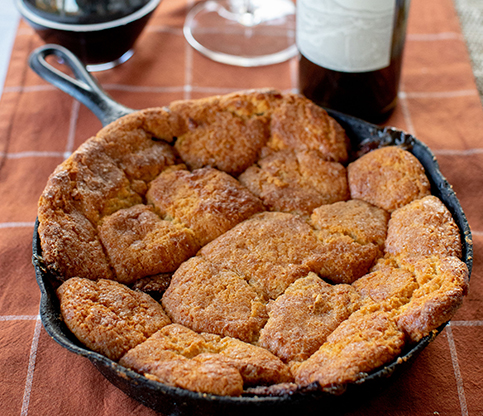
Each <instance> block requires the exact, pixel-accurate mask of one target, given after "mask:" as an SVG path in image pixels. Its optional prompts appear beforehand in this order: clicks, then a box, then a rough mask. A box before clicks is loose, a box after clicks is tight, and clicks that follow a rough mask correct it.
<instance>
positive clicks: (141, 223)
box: [98, 205, 199, 284]
mask: <svg viewBox="0 0 483 416" xmlns="http://www.w3.org/2000/svg"><path fill="white" fill-rule="evenodd" d="M98 230H99V237H100V239H101V241H102V244H103V246H104V247H105V249H106V252H107V255H108V257H109V260H110V263H111V264H112V267H113V268H114V271H115V273H116V279H117V280H118V281H119V282H122V283H125V284H129V283H133V282H135V281H136V280H138V279H141V278H143V277H146V276H152V275H155V274H159V273H169V272H174V271H175V270H176V269H177V268H178V267H179V265H180V264H181V263H182V262H183V261H185V260H186V259H188V258H190V257H191V256H193V255H194V254H195V253H196V251H197V250H198V248H199V246H198V244H197V242H196V239H195V236H194V233H193V232H192V231H191V230H189V229H187V228H186V227H184V226H183V225H181V224H178V223H175V222H171V221H164V220H162V219H161V218H159V216H158V215H156V214H155V213H154V211H153V210H152V208H151V207H149V206H146V205H135V206H133V207H130V208H126V209H121V210H119V211H117V212H116V213H115V214H113V215H110V216H108V217H105V218H104V219H103V220H102V222H101V224H100V225H99V228H98Z"/></svg>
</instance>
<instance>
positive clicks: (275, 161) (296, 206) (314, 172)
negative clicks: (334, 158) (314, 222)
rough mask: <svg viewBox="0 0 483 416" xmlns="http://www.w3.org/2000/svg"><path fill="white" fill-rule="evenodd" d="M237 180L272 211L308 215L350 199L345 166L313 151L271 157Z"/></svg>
mask: <svg viewBox="0 0 483 416" xmlns="http://www.w3.org/2000/svg"><path fill="white" fill-rule="evenodd" d="M238 179H239V180H240V182H241V183H242V184H243V185H245V186H246V187H247V188H248V189H249V190H250V191H251V192H253V193H254V194H255V195H257V196H258V197H260V198H261V199H262V201H263V202H264V204H265V205H266V206H267V208H268V209H269V210H270V211H283V212H291V213H294V214H301V215H304V214H305V215H308V214H310V213H311V212H312V210H313V209H314V208H317V207H318V206H320V205H323V204H331V203H333V202H336V201H344V200H346V199H348V198H349V187H348V185H347V175H346V169H345V168H344V166H343V165H341V164H340V163H337V162H329V161H326V160H324V159H322V158H321V157H320V154H319V153H318V152H316V151H313V150H312V151H300V152H294V151H291V150H281V151H278V152H273V153H270V154H268V155H267V156H266V157H263V158H261V159H260V160H259V161H258V164H257V165H254V166H251V167H249V168H248V169H247V170H246V171H245V172H244V173H242V174H241V175H240V177H239V178H238Z"/></svg>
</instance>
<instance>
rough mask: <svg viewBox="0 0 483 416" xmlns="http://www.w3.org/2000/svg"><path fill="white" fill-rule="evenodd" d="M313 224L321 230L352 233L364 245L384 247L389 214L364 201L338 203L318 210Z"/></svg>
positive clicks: (312, 219) (312, 217)
mask: <svg viewBox="0 0 483 416" xmlns="http://www.w3.org/2000/svg"><path fill="white" fill-rule="evenodd" d="M310 220H311V224H312V225H313V226H314V227H315V228H316V229H318V230H326V231H329V232H331V233H334V234H343V235H348V236H351V237H352V238H353V239H354V240H355V241H357V242H358V243H360V244H371V243H372V244H375V245H376V246H377V247H379V248H381V250H382V249H383V248H384V242H385V240H386V234H387V223H388V221H389V213H388V212H387V211H385V210H383V209H381V208H377V207H375V206H374V205H371V204H368V203H367V202H364V201H357V200H350V201H346V202H337V203H334V204H330V205H325V206H323V207H320V208H317V209H316V210H314V212H313V214H312V216H311V218H310Z"/></svg>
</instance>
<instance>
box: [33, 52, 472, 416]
mask: <svg viewBox="0 0 483 416" xmlns="http://www.w3.org/2000/svg"><path fill="white" fill-rule="evenodd" d="M49 55H55V56H56V57H57V58H58V59H59V60H61V61H62V62H63V63H64V64H65V65H67V66H68V67H69V68H70V69H71V71H72V72H73V74H74V76H75V79H74V78H72V77H70V76H67V75H65V74H64V73H62V72H61V71H58V70H57V69H55V68H54V67H52V66H51V65H50V64H49V63H47V61H46V58H47V57H48V56H49ZM29 64H30V66H31V68H32V69H33V70H34V71H35V72H36V73H37V74H38V75H39V76H40V77H42V78H44V79H45V80H46V81H48V82H50V83H52V84H53V85H54V86H56V87H58V88H60V89H61V90H63V91H64V92H66V93H68V94H70V95H71V96H73V97H74V98H76V99H77V100H79V101H80V102H81V103H83V104H85V105H86V106H87V107H88V108H89V109H90V110H91V111H92V112H93V113H94V114H95V115H96V116H97V117H98V118H99V119H100V121H101V122H102V124H103V125H106V124H109V123H110V122H112V121H114V120H116V119H117V118H119V117H121V116H124V115H126V114H129V113H131V112H133V111H135V110H132V109H130V108H127V107H124V106H123V105H121V104H119V103H117V102H116V101H114V100H113V99H112V98H111V97H109V96H108V95H107V94H106V93H105V92H104V91H103V90H102V89H101V87H100V86H99V85H98V84H97V82H96V81H95V79H94V78H93V77H92V76H91V75H90V74H89V73H88V72H87V71H86V69H85V68H84V66H83V65H82V64H81V63H80V61H79V60H78V59H77V58H76V57H75V56H74V55H73V54H72V53H70V52H69V51H68V50H66V49H64V48H62V47H60V46H57V45H45V46H42V47H40V48H38V49H36V50H35V51H34V52H33V53H32V55H31V56H30V61H29ZM329 113H330V115H331V116H332V117H334V118H335V119H336V120H337V121H338V122H339V123H340V124H341V125H342V127H344V128H345V130H346V131H347V134H348V136H349V137H350V139H351V142H352V145H353V147H354V148H355V149H360V150H361V151H367V150H368V149H370V148H376V147H380V146H384V145H390V144H395V145H400V146H403V147H404V148H406V149H407V150H409V151H410V152H412V153H413V154H414V155H415V156H416V157H417V158H418V159H419V161H420V162H421V163H422V165H423V166H424V168H425V170H426V174H427V175H428V177H429V180H430V182H431V188H432V193H433V195H436V196H437V197H439V198H440V199H441V200H442V201H443V202H444V203H445V204H446V206H447V207H448V209H449V210H450V212H451V214H452V215H453V217H454V219H455V221H456V223H457V224H458V226H459V229H460V232H461V240H462V243H463V261H464V262H465V263H466V265H467V266H468V269H469V272H470V274H471V269H472V263H473V245H472V237H471V231H470V228H469V225H468V222H467V220H466V217H465V214H464V212H463V210H462V208H461V206H460V203H459V201H458V199H457V198H456V195H455V193H454V192H453V189H452V188H451V185H450V184H449V183H448V182H447V181H446V179H445V178H444V177H443V176H442V175H441V172H440V171H439V166H438V163H437V161H436V158H435V157H434V155H433V154H432V152H431V151H430V150H429V148H428V147H427V146H426V145H425V144H423V143H422V142H420V141H419V140H417V139H416V138H415V137H413V136H411V135H409V134H406V133H404V132H402V131H398V130H395V129H393V128H381V127H378V126H375V125H372V124H369V123H366V122H364V121H361V120H359V119H356V118H353V117H350V116H347V115H344V114H340V113H337V112H334V111H330V110H329ZM37 227H38V221H37V222H36V225H35V230H34V236H33V264H34V267H35V273H36V279H37V283H38V285H39V287H40V291H41V294H42V297H41V302H40V316H41V319H42V323H43V325H44V327H45V329H46V331H47V333H48V334H49V335H50V336H51V337H52V338H53V339H54V340H55V341H57V342H58V343H59V344H60V345H62V346H63V347H65V348H67V349H68V350H69V351H71V352H74V353H76V354H79V355H81V356H83V357H87V358H88V359H89V360H90V361H91V362H92V363H93V364H94V366H95V367H96V368H97V369H98V370H99V371H100V372H101V373H102V374H103V375H104V376H105V377H106V378H107V379H108V380H109V381H110V382H111V383H112V384H114V385H115V386H117V387H118V388H119V389H121V390H122V391H124V392H125V393H126V394H127V395H129V396H131V397H132V398H134V399H136V400H138V401H139V402H141V403H143V404H144V405H146V406H148V407H150V408H152V409H154V410H156V411H159V412H161V413H163V414H165V415H222V414H223V415H230V416H232V415H249V416H254V415H264V416H268V415H283V414H311V413H316V414H318V415H323V414H340V413H343V412H344V411H346V410H351V409H352V408H357V406H358V404H359V403H360V402H361V401H363V400H367V399H370V398H374V397H376V396H377V394H378V392H380V391H381V389H383V388H384V387H385V386H386V385H387V377H389V376H393V375H394V374H398V373H400V372H401V371H403V370H404V369H406V368H407V367H408V366H409V365H410V364H411V363H412V361H413V360H414V359H415V357H416V356H417V355H418V354H419V353H420V352H421V351H422V350H423V349H424V348H425V347H426V346H427V345H428V344H429V343H430V342H431V341H432V340H433V339H434V338H435V337H436V336H437V335H438V334H439V333H440V332H441V331H442V330H443V328H444V326H445V325H442V326H441V327H440V328H438V330H436V331H434V332H433V333H432V334H430V335H429V336H427V337H425V338H423V339H422V340H421V341H420V342H418V343H417V344H416V345H412V346H410V347H408V348H407V349H406V350H405V351H403V353H402V354H401V355H400V357H398V358H397V359H396V360H394V361H393V362H392V363H390V364H388V365H386V366H384V367H382V368H379V369H376V370H375V371H373V372H371V373H369V374H367V376H365V377H364V378H362V379H361V380H359V381H358V382H356V383H353V384H349V385H347V386H341V387H340V388H333V389H329V390H324V391H321V390H320V389H317V387H316V386H309V387H307V388H305V389H303V390H297V391H295V392H293V393H291V394H286V395H283V396H255V395H244V396H242V397H220V396H214V395H210V394H201V393H195V392H191V391H188V390H184V389H180V388H176V387H171V386H167V385H164V384H162V383H158V382H155V381H152V380H148V379H147V378H145V377H144V376H142V375H139V374H137V373H135V372H134V371H131V370H129V369H127V368H125V367H123V366H121V365H119V364H117V363H116V362H114V361H112V360H110V359H108V358H106V357H104V356H102V355H100V354H98V353H96V352H93V351H90V350H88V349H86V348H85V347H84V346H83V345H82V344H80V343H79V341H78V340H77V339H76V338H75V337H74V335H73V334H72V333H71V332H70V331H69V330H68V329H67V327H66V326H65V324H64V322H63V321H62V318H61V313H60V308H59V302H58V300H57V296H56V294H55V288H56V286H58V283H57V282H56V280H55V278H54V277H53V276H51V275H50V274H49V272H48V271H47V270H46V268H45V267H44V266H43V262H42V251H41V247H40V238H39V235H38V231H37ZM391 379H394V377H391Z"/></svg>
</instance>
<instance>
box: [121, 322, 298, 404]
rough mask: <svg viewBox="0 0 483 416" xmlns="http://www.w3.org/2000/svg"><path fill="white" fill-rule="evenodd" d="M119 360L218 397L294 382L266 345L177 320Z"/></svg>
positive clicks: (135, 368)
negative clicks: (201, 330) (207, 331)
mask: <svg viewBox="0 0 483 416" xmlns="http://www.w3.org/2000/svg"><path fill="white" fill-rule="evenodd" d="M120 364H122V365H125V366H126V367H129V368H132V369H134V370H135V371H137V372H139V373H141V374H146V375H148V376H151V377H152V378H153V379H155V380H157V381H161V382H164V383H167V384H169V385H172V386H177V387H182V388H187V389H189V390H193V391H198V392H201V393H212V394H217V395H229V396H239V395H240V394H241V393H242V391H243V388H244V386H251V385H255V386H256V385H264V384H277V383H284V382H289V381H291V380H292V376H291V374H290V371H289V369H288V367H287V366H286V365H284V364H283V363H282V361H280V359H279V358H277V357H275V356H274V355H272V354H271V353H270V352H268V351H267V350H265V349H263V348H260V347H256V346H254V345H251V344H247V343H245V342H242V341H240V340H237V339H234V338H229V337H224V338H222V337H219V336H216V335H212V334H204V333H201V334H197V333H196V332H194V331H191V330H190V329H188V328H185V327H183V326H181V325H177V324H172V325H168V326H166V327H164V328H163V329H161V330H160V331H158V332H156V333H155V334H154V335H153V336H151V337H150V338H149V339H148V340H147V341H145V342H144V343H142V344H140V345H138V346H137V347H136V348H134V349H132V350H130V351H129V352H128V353H127V354H126V355H124V356H123V357H122V359H121V360H120Z"/></svg>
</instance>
